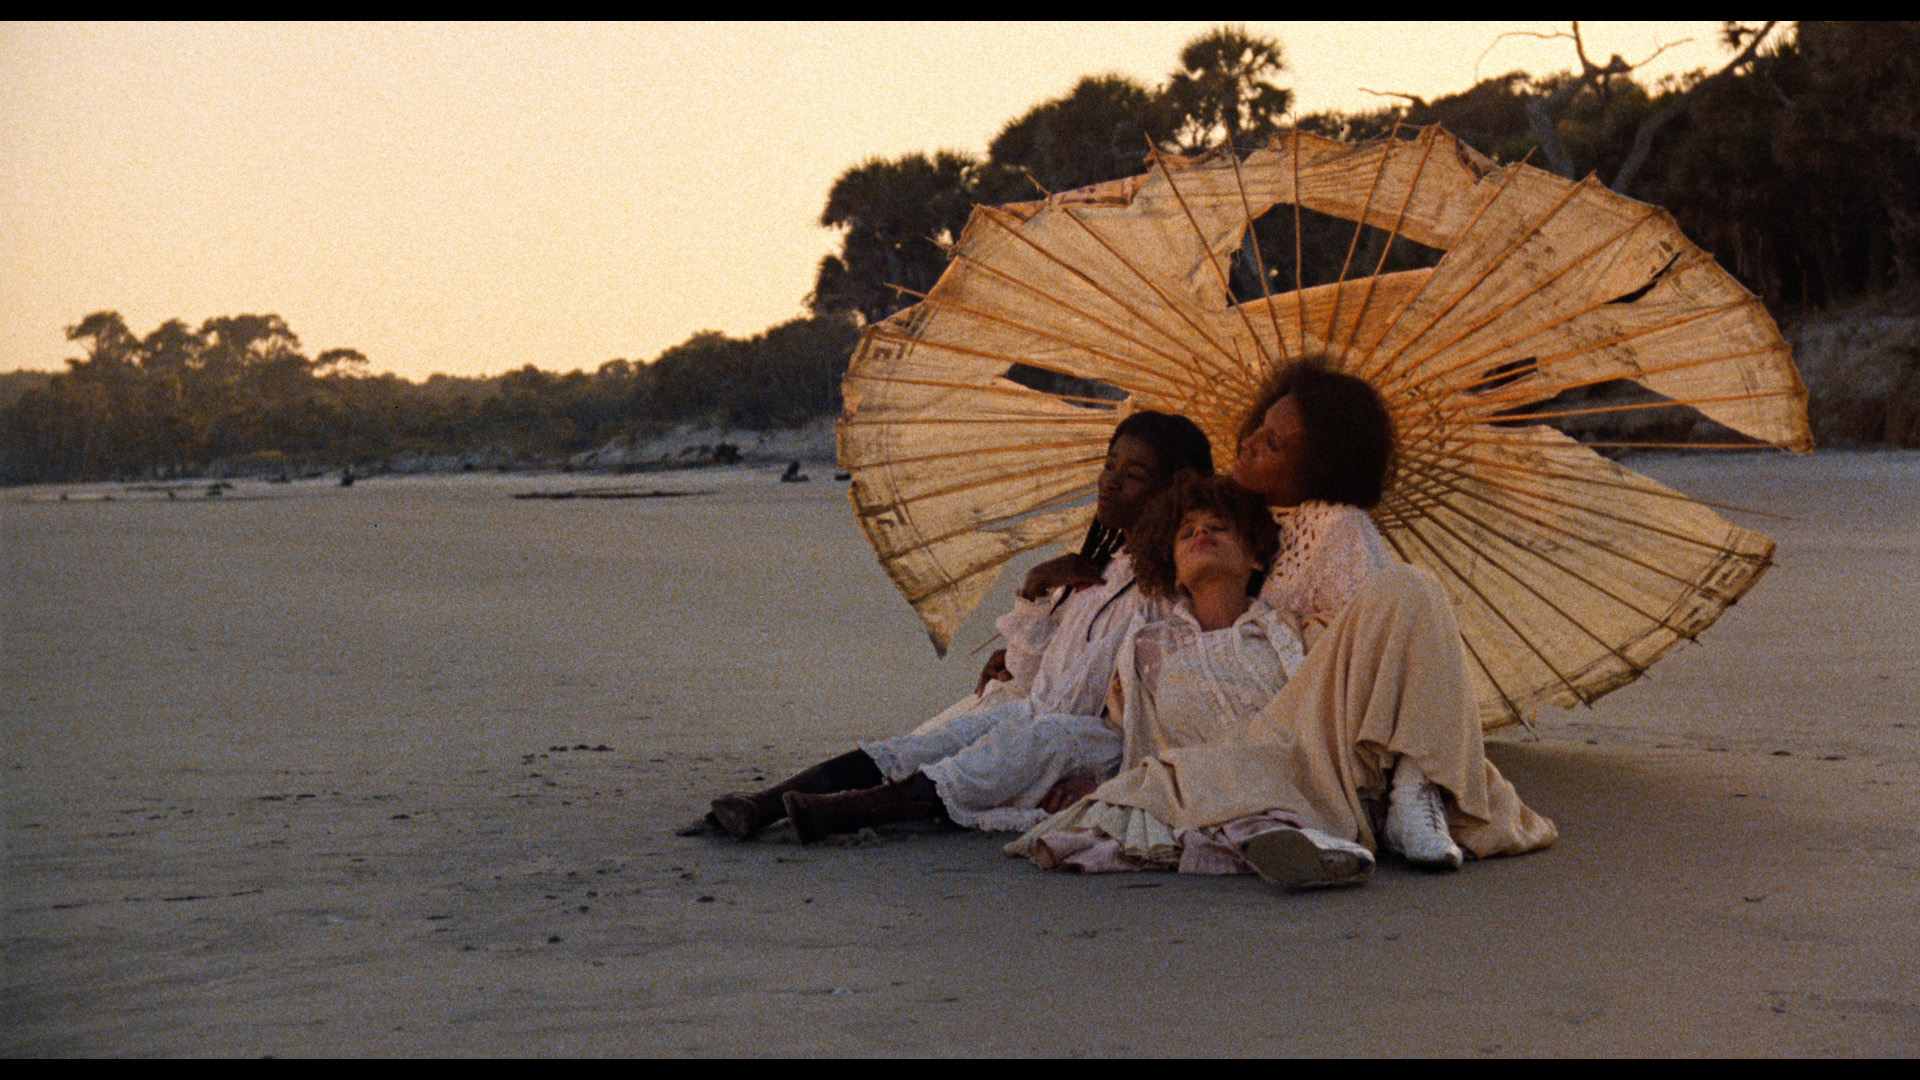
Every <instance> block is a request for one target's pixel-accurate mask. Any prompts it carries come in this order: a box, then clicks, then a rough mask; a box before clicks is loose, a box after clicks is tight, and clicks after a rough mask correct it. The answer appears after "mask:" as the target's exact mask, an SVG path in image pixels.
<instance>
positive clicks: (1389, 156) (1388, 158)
mask: <svg viewBox="0 0 1920 1080" xmlns="http://www.w3.org/2000/svg"><path fill="white" fill-rule="evenodd" d="M1400 124H1401V120H1400V118H1399V117H1395V118H1394V121H1393V130H1392V131H1389V132H1387V138H1386V141H1385V142H1384V144H1383V145H1382V146H1381V147H1380V164H1379V166H1378V167H1377V168H1375V169H1374V170H1373V179H1372V180H1370V181H1368V183H1367V197H1366V199H1365V200H1363V201H1362V202H1361V203H1360V213H1359V215H1358V216H1356V217H1355V218H1354V219H1353V239H1352V240H1349V241H1348V242H1347V257H1346V258H1345V259H1344V260H1342V261H1341V263H1340V276H1339V277H1338V278H1337V279H1335V284H1338V285H1344V284H1346V282H1347V271H1348V270H1349V269H1352V267H1353V253H1354V252H1355V251H1358V250H1359V249H1360V234H1361V233H1363V232H1365V231H1366V228H1367V211H1369V210H1371V209H1373V197H1374V195H1375V194H1376V193H1377V192H1379V190H1380V178H1381V177H1383V176H1385V175H1386V174H1387V166H1388V164H1389V163H1391V162H1392V161H1393V151H1394V148H1395V147H1396V146H1397V145H1399V141H1400ZM1345 291H1346V290H1344V289H1335V290H1334V291H1333V305H1332V310H1330V311H1328V312H1327V332H1326V333H1324V334H1321V335H1320V340H1322V341H1324V342H1326V343H1327V348H1328V350H1332V348H1333V328H1334V327H1336V326H1338V325H1340V298H1341V295H1342V294H1343V293H1345Z"/></svg>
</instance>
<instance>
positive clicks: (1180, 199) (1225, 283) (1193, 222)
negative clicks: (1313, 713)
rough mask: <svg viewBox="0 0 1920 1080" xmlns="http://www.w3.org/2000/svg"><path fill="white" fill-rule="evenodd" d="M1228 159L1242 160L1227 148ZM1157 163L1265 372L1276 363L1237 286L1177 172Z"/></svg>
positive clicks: (1243, 365) (1155, 157) (1243, 364)
mask: <svg viewBox="0 0 1920 1080" xmlns="http://www.w3.org/2000/svg"><path fill="white" fill-rule="evenodd" d="M1227 156H1228V157H1230V158H1233V159H1234V161H1235V162H1236V163H1238V162H1239V160H1240V158H1239V155H1238V154H1237V153H1235V152H1234V150H1233V148H1232V147H1228V148H1227ZM1153 161H1154V164H1156V165H1158V166H1160V175H1161V176H1162V177H1163V178H1165V179H1166V181H1167V190H1168V191H1171V192H1173V199H1174V201H1175V202H1177V203H1179V204H1180V212H1181V213H1182V214H1184V215H1186V218H1187V226H1188V227H1189V228H1191V229H1192V230H1193V238H1194V240H1196V241H1198V242H1199V244H1200V250H1201V251H1203V252H1205V253H1206V259H1207V265H1208V266H1209V267H1212V268H1213V274H1214V277H1216V278H1218V279H1219V281H1220V292H1221V294H1222V295H1223V296H1225V298H1226V303H1227V306H1228V307H1229V308H1232V309H1233V311H1234V312H1235V313H1236V314H1238V315H1239V316H1240V325H1241V326H1242V327H1243V328H1244V329H1245V330H1246V332H1247V339H1248V340H1249V341H1251V342H1253V347H1254V348H1255V349H1258V350H1259V351H1260V363H1261V365H1262V367H1263V368H1264V367H1265V366H1266V365H1268V364H1271V363H1272V362H1273V358H1272V357H1270V356H1268V355H1267V348H1266V346H1264V345H1262V344H1260V335H1259V334H1256V333H1254V332H1253V322H1252V321H1251V320H1249V319H1248V318H1247V313H1246V312H1245V311H1244V310H1242V309H1241V307H1240V305H1239V304H1236V303H1234V300H1233V283H1232V282H1231V281H1229V280H1227V272H1226V271H1224V270H1222V269H1221V268H1220V263H1219V261H1218V260H1217V259H1216V258H1215V257H1214V252H1213V249H1212V248H1211V247H1209V246H1208V245H1207V234H1206V233H1204V232H1202V231H1201V229H1200V221H1199V219H1197V218H1195V217H1194V216H1193V208H1192V207H1191V206H1188V205H1187V197H1186V196H1185V195H1182V194H1181V193H1180V185H1179V184H1178V183H1176V182H1175V181H1174V179H1173V170H1172V169H1169V168H1167V161H1166V159H1165V158H1164V157H1162V156H1161V155H1160V154H1158V153H1155V154H1154V155H1153ZM1240 367H1241V369H1242V370H1243V371H1244V372H1246V373H1247V375H1248V376H1249V381H1251V380H1252V379H1255V378H1258V375H1257V374H1256V373H1255V372H1254V371H1253V370H1252V369H1250V368H1248V367H1247V364H1246V361H1245V360H1242V361H1241V363H1240Z"/></svg>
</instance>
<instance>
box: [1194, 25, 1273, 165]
mask: <svg viewBox="0 0 1920 1080" xmlns="http://www.w3.org/2000/svg"><path fill="white" fill-rule="evenodd" d="M1286 69H1287V62H1286V58H1285V57H1284V56H1283V55H1282V53H1281V51H1280V43H1279V42H1278V41H1275V40H1274V39H1272V38H1263V37H1255V36H1253V35H1251V34H1249V33H1247V28H1246V27H1244V26H1221V27H1217V28H1215V29H1213V30H1210V31H1208V32H1207V33H1205V34H1202V35H1201V36H1199V37H1197V38H1194V39H1193V40H1192V41H1190V42H1188V43H1187V47H1186V48H1184V49H1182V50H1180V70H1179V71H1176V72H1174V73H1173V75H1172V77H1171V78H1169V79H1168V80H1167V90H1166V99H1167V102H1168V103H1169V104H1170V105H1171V106H1172V107H1173V109H1174V111H1175V112H1176V113H1177V114H1178V115H1179V117H1180V118H1181V120H1182V125H1181V129H1180V131H1181V134H1182V135H1183V136H1184V138H1183V140H1182V146H1183V148H1184V149H1186V150H1189V151H1193V150H1200V149H1204V148H1206V147H1207V146H1209V145H1213V144H1214V143H1215V142H1216V141H1217V140H1218V138H1219V136H1222V135H1224V136H1225V141H1226V142H1227V143H1228V144H1229V145H1236V146H1237V145H1241V144H1242V142H1243V140H1249V139H1257V138H1259V137H1261V136H1263V135H1266V134H1267V133H1269V132H1271V131H1273V130H1274V129H1275V128H1276V127H1278V126H1279V120H1280V118H1281V117H1283V116H1285V115H1286V111H1287V107H1288V106H1289V105H1290V104H1292V102H1293V92H1292V91H1290V90H1287V89H1285V88H1283V87H1279V86H1275V85H1273V83H1271V82H1269V81H1268V80H1269V79H1271V78H1272V77H1273V76H1276V75H1278V74H1280V73H1281V72H1283V71H1285V70H1286Z"/></svg>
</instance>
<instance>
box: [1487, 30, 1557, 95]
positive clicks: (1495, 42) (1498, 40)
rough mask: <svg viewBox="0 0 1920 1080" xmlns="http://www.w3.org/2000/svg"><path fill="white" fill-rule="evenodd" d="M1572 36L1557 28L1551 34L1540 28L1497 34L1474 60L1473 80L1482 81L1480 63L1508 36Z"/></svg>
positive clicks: (1551, 37)
mask: <svg viewBox="0 0 1920 1080" xmlns="http://www.w3.org/2000/svg"><path fill="white" fill-rule="evenodd" d="M1572 36H1573V35H1571V34H1562V33H1560V32H1559V31H1557V30H1556V31H1554V32H1553V33H1551V34H1543V33H1541V32H1539V31H1538V30H1509V31H1507V32H1506V33H1504V34H1497V35H1495V36H1494V39H1493V40H1492V41H1491V42H1488V43H1487V47H1486V48H1485V49H1483V50H1481V52H1480V55H1479V57H1478V58H1476V59H1475V60H1474V62H1473V81H1474V82H1479V81H1480V65H1481V64H1482V63H1483V62H1485V61H1486V59H1487V54H1488V53H1491V52H1493V50H1494V47H1495V46H1497V45H1499V44H1500V43H1501V42H1502V41H1505V40H1506V39H1507V38H1510V37H1530V38H1538V39H1540V40H1541V41H1552V40H1554V39H1555V38H1567V37H1572Z"/></svg>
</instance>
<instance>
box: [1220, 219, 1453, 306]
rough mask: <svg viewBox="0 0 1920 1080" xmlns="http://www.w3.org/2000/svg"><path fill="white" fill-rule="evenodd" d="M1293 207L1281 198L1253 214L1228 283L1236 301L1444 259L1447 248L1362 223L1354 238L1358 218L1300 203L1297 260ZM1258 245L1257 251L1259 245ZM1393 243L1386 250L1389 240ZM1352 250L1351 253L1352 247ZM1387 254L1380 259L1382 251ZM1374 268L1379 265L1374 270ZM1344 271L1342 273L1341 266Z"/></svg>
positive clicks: (1406, 268) (1413, 268)
mask: <svg viewBox="0 0 1920 1080" xmlns="http://www.w3.org/2000/svg"><path fill="white" fill-rule="evenodd" d="M1294 210H1295V207H1294V206H1293V204H1291V203H1281V204H1278V205H1276V206H1273V207H1271V208H1269V209H1268V210H1267V212H1266V213H1263V214H1261V215H1260V216H1259V217H1257V218H1255V219H1254V221H1253V225H1252V226H1251V227H1250V228H1249V229H1248V230H1247V235H1246V236H1245V237H1244V238H1242V240H1241V243H1240V250H1239V251H1237V252H1235V253H1234V256H1233V269H1232V272H1231V274H1230V275H1229V277H1228V284H1229V285H1231V286H1232V288H1233V299H1234V302H1235V303H1240V304H1244V303H1246V302H1247V301H1249V300H1259V299H1261V298H1263V297H1265V296H1269V295H1276V294H1279V293H1284V292H1291V291H1292V290H1293V289H1295V288H1296V287H1297V288H1302V289H1311V288H1313V287H1314V286H1316V285H1328V284H1331V283H1333V282H1336V281H1342V280H1346V281H1352V280H1354V279H1356V278H1363V277H1366V276H1368V275H1370V274H1373V273H1376V272H1378V273H1382V274H1391V273H1397V272H1399V271H1402V270H1423V269H1426V268H1427V267H1430V266H1434V265H1436V264H1438V263H1439V262H1440V257H1441V256H1443V255H1445V254H1446V252H1444V251H1442V250H1440V249H1439V248H1433V247H1428V246H1427V245H1425V244H1420V243H1416V242H1414V241H1412V240H1409V239H1407V238H1406V237H1404V236H1395V235H1393V234H1392V233H1390V232H1388V231H1387V230H1386V229H1381V228H1376V227H1374V226H1372V225H1364V224H1363V225H1359V226H1357V228H1358V229H1359V234H1360V235H1359V240H1358V242H1356V241H1355V239H1354V230H1355V228H1356V225H1355V223H1354V222H1351V221H1348V220H1347V219H1345V218H1338V217H1334V216H1332V215H1331V214H1322V213H1320V212H1319V211H1317V210H1309V209H1307V208H1305V207H1300V208H1299V227H1298V248H1299V252H1300V257H1299V259H1298V261H1297V264H1296V260H1295V259H1294V249H1295V246H1296V245H1295V235H1296V230H1295V220H1294ZM1256 243H1257V244H1258V247H1259V250H1258V254H1257V256H1256V253H1255V244H1256ZM1389 243H1391V244H1392V248H1391V250H1388V244H1389ZM1349 250H1351V251H1352V255H1351V257H1349V255H1348V251H1349ZM1383 252H1384V253H1385V254H1386V258H1385V259H1384V260H1382V258H1381V255H1382V253H1383ZM1262 266H1264V267H1265V268H1266V273H1267V282H1266V288H1265V289H1262V288H1261V285H1260V270H1261V267H1262ZM1376 267H1378V270H1377V271H1376V269H1375V268H1376ZM1343 270H1344V274H1343V272H1342V271H1343Z"/></svg>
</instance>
